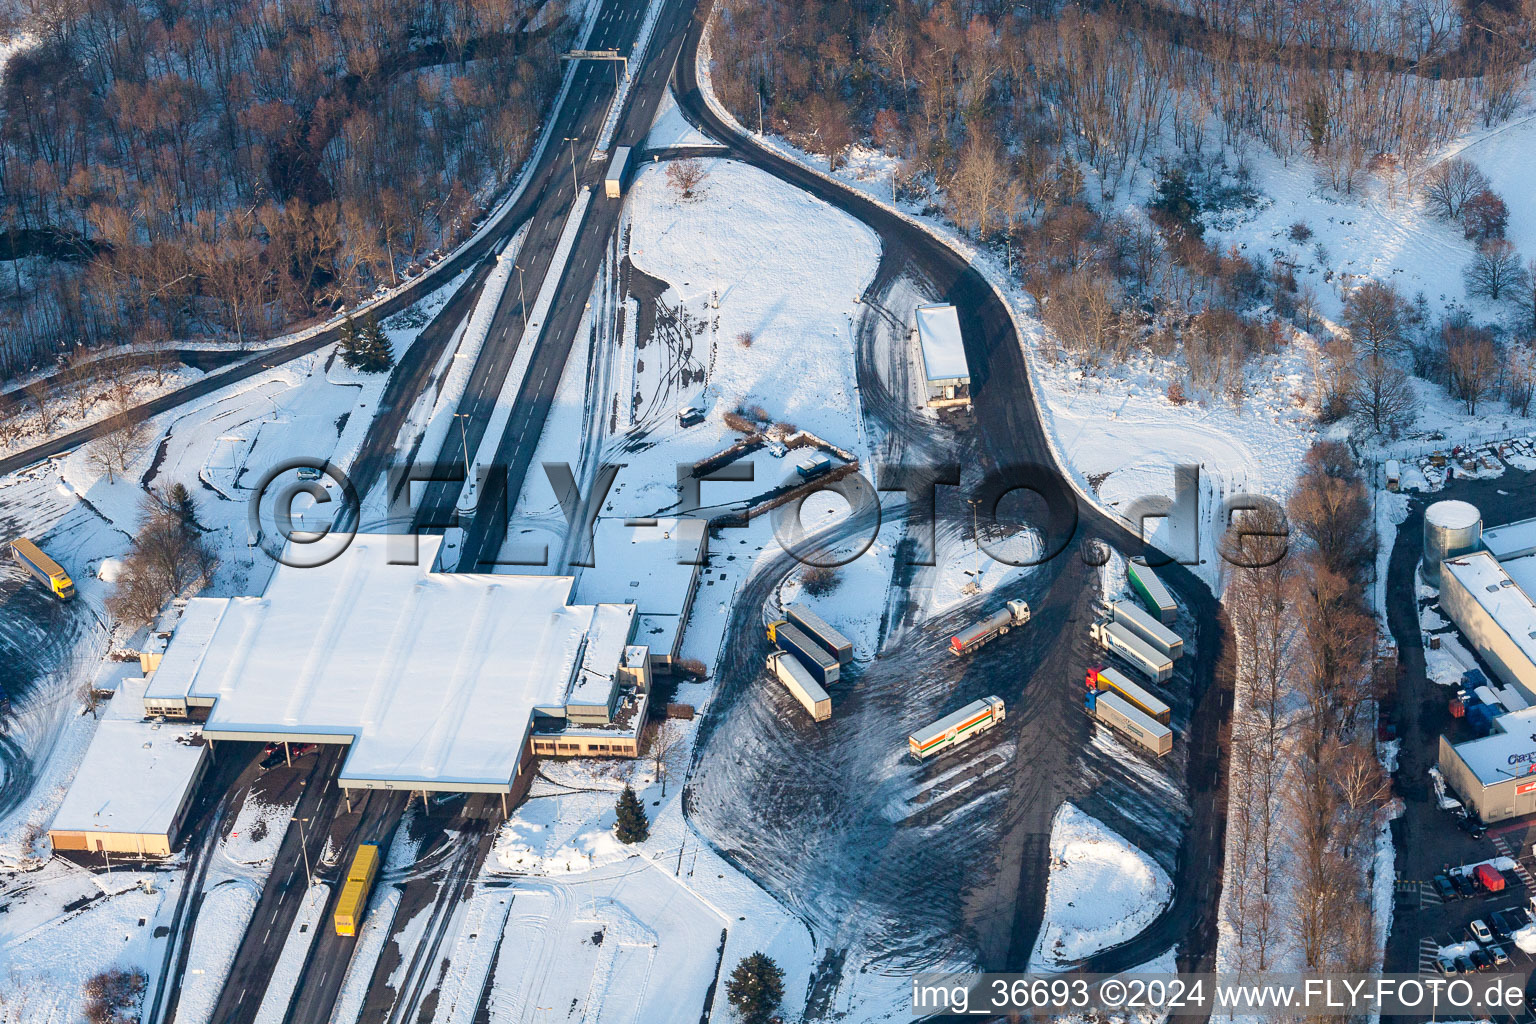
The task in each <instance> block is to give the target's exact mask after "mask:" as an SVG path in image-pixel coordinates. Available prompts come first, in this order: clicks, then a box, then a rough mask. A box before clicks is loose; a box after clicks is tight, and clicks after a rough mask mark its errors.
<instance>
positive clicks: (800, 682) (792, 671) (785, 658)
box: [768, 651, 832, 722]
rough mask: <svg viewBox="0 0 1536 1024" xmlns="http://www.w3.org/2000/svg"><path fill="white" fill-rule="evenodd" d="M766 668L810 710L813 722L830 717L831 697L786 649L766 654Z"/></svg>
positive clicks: (802, 705) (791, 694) (823, 720)
mask: <svg viewBox="0 0 1536 1024" xmlns="http://www.w3.org/2000/svg"><path fill="white" fill-rule="evenodd" d="M768 670H769V671H770V672H772V673H773V674H774V676H775V677H777V678H778V680H779V682H781V683H783V684H784V689H786V690H788V691H789V693H790V696H792V697H794V698H795V700H797V701H799V702H800V705H801V707H803V708H805V710H806V711H808V712H810V715H811V720H812V721H814V722H825V721H826V720H827V719H829V718H831V717H832V698H831V697H828V696H827V691H826V690H823V689H822V688H821V687H820V686H819V685H818V684H817V682H816V680H815V679H812V678H811V674H810V673H809V672H807V671H806V670H805V666H804V665H802V664H800V662H799V661H798V660H797V659H796V658H795V656H794V655H793V654H790V653H789V652H788V651H774V652H773V653H772V654H770V655H768Z"/></svg>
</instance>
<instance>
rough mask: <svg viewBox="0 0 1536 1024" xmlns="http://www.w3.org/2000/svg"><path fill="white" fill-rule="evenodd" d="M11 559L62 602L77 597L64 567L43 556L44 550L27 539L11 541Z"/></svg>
mask: <svg viewBox="0 0 1536 1024" xmlns="http://www.w3.org/2000/svg"><path fill="white" fill-rule="evenodd" d="M11 557H12V558H14V559H15V560H16V563H17V564H18V565H20V566H21V567H22V568H23V569H25V570H27V572H29V573H31V574H32V575H33V576H36V577H37V578H38V579H39V580H40V581H41V582H42V583H43V585H44V586H46V587H47V588H48V589H49V590H51V591H53V593H54V595H55V596H56V597H58V598H59V600H61V601H68V600H69V599H70V598H72V597H74V596H75V582H74V580H72V579H70V578H69V573H67V572H65V571H64V567H63V566H61V565H59V563H58V562H55V561H54V560H53V559H51V558H49V557H48V556H47V555H45V554H43V552H42V549H41V548H39V547H38V546H37V545H36V544H33V543H32V542H31V541H30V540H27V538H25V537H18V538H16V539H15V540H13V541H11Z"/></svg>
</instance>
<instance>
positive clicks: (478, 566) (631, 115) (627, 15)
mask: <svg viewBox="0 0 1536 1024" xmlns="http://www.w3.org/2000/svg"><path fill="white" fill-rule="evenodd" d="M644 13H645V7H644V5H641V4H634V3H631V4H624V3H621V2H618V0H609V2H608V5H607V6H606V7H605V9H604V13H603V14H602V15H601V16H600V17H599V20H598V30H597V31H596V32H595V33H594V38H601V40H602V41H601V42H593V43H590V44H589V48H592V49H599V48H602V47H604V46H615V45H617V46H619V47H620V49H621V50H622V49H625V46H624V45H623V44H622V43H619V42H615V41H614V37H613V36H611V35H605V34H604V31H605V26H606V25H609V24H612V25H613V26H614V31H618V30H619V29H621V28H622V29H623V30H625V31H631V30H634V29H637V28H638V21H639V19H640V18H641V17H642V16H643V15H644ZM692 14H693V3H692V2H691V0H673V2H669V3H667V4H666V5H665V7H664V8H663V10H662V12H661V14H660V15H659V17H658V20H657V23H656V26H655V28H654V30H653V32H652V35H651V41H650V45H649V46H648V47H647V52H646V54H645V55H644V58H643V63H642V64H640V65H639V66H632V67H631V72H632V73H633V74H634V75H635V76H636V77H635V80H634V82H633V84H632V85H631V86H630V92H629V97H628V99H627V101H626V102H627V109H626V110H625V111H624V113H623V115H622V117H621V119H620V121H619V125H618V129H617V131H616V132H615V133H614V140H613V144H612V147H610V148H617V147H619V146H632V147H635V148H637V149H638V148H639V145H640V143H641V142H642V141H644V139H645V135H646V133H647V132H648V131H649V130H650V125H651V121H652V120H653V119H654V118H655V115H656V109H657V106H658V105H659V103H660V102H661V97H662V96H663V94H664V93H665V91H666V88H667V84H668V80H669V75H670V72H671V68H672V65H673V63H674V62H675V61H676V59H677V54H678V52H679V50H680V49H681V47H682V45H683V42H684V39H685V36H686V34H687V30H688V28H689V25H690V23H691V22H690V19H691V17H692ZM610 17H611V19H612V20H611V22H610ZM602 70H603V73H606V74H608V75H609V76H610V82H611V75H612V71H611V69H610V68H609V67H608V66H607V65H602ZM575 94H576V90H575V89H573V90H572V95H573V96H574V95H575ZM606 114H607V107H606V105H604V104H600V103H596V102H592V103H589V104H588V105H586V106H585V107H583V106H582V105H580V104H577V103H572V102H567V104H566V105H565V106H564V107H562V109H561V111H560V113H559V118H560V119H559V121H558V122H557V124H556V130H555V132H554V134H553V135H552V136H551V138H552V139H564V138H579V139H581V140H582V141H581V143H579V144H578V147H577V149H576V156H577V160H576V165H575V174H576V177H577V178H578V179H579V180H580V181H581V183H582V184H583V185H584V186H590V187H592V189H593V196H592V200H591V203H590V205H589V206H588V208H587V211H586V215H585V217H584V219H583V222H582V225H581V228H580V230H579V232H578V234H577V236H576V242H575V244H574V246H573V247H572V248H571V251H570V254H569V257H568V259H567V261H566V264H565V268H564V272H563V274H562V275H561V277H560V278H559V280H558V281H557V282H556V290H555V292H554V302H553V304H552V306H551V308H550V313H549V315H548V318H547V320H546V321H545V322H544V323H543V324H542V325H530V333H533V330H534V329H535V328H539V331H538V341H537V348H536V349H535V351H534V354H533V356H532V359H531V361H530V362H529V364H528V371H527V374H526V376H525V377H524V379H523V382H522V386H521V388H520V390H519V391H518V394H517V397H516V400H515V403H514V405H513V408H512V411H511V418H510V419H509V420H508V422H507V427H506V430H505V432H504V433H503V435H502V437H501V438H500V440H499V442H497V447H496V458H495V460H494V463H493V465H494V466H497V467H506V469H505V472H496V473H493V474H492V475H491V476H490V478H489V479H488V480H487V481H486V484H485V487H484V488H483V489H482V491H481V493H480V494H479V501H478V508H477V509H476V512H475V514H474V517H473V520H472V522H471V523H470V524H469V525H468V527H467V528H466V531H465V539H464V543H463V547H462V549H461V552H462V554H461V557H460V559H459V562H458V569H459V570H460V571H461V572H473V571H485V570H487V569H488V568H489V566H490V565H491V564H492V563H494V562H495V560H496V556H497V552H498V551H499V550H500V549H501V546H502V543H503V542H504V541H505V539H506V537H505V524H506V521H507V518H508V504H509V501H510V502H515V501H516V500H517V494H518V492H519V491H521V489H522V484H523V479H524V478H525V476H526V474H527V471H528V465H529V463H530V462H531V461H532V459H533V454H534V452H535V450H536V449H537V447H538V439H539V436H540V434H542V432H543V429H544V421H545V419H546V418H547V416H548V414H549V409H550V405H551V404H552V402H553V400H554V395H555V391H556V389H557V388H558V387H559V385H560V374H561V371H562V370H563V369H564V367H565V362H566V358H567V357H568V356H569V355H570V351H571V346H572V344H573V343H574V342H575V340H576V335H577V331H578V329H579V327H580V324H581V319H582V316H583V314H584V313H585V301H584V300H585V299H586V296H587V294H588V292H589V290H590V288H591V286H592V282H593V280H594V278H595V276H596V273H597V269H598V266H599V263H600V261H601V260H602V259H603V256H604V253H605V252H606V251H607V248H608V245H609V243H610V240H611V239H612V237H613V233H614V230H615V228H616V227H617V226H618V221H619V213H620V211H621V209H622V206H623V202H622V200H621V199H609V198H607V197H606V196H605V195H604V194H603V191H602V186H601V182H602V176H603V174H604V173H605V172H606V170H607V165H606V163H605V162H603V161H588V160H587V159H586V154H587V153H588V152H589V151H590V150H591V149H592V146H593V144H594V143H595V142H596V140H597V136H598V133H599V131H600V130H601V127H602V123H603V120H604V118H605V117H606ZM571 170H572V168H571V164H570V162H569V160H568V159H567V160H565V161H563V162H560V163H559V164H558V165H556V164H554V163H551V165H550V166H549V167H546V168H544V169H543V170H542V171H541V172H540V177H539V178H538V179H536V180H535V182H534V186H536V190H535V188H534V187H532V186H531V187H530V192H532V193H535V194H536V195H537V196H538V198H539V206H538V209H537V212H536V213H535V214H534V219H533V223H532V225H531V226H530V228H529V233H528V237H527V238H526V239H525V240H524V241H523V245H522V254H523V255H522V256H521V257H520V259H519V262H520V264H521V265H522V266H523V268H524V279H523V281H522V289H521V291H522V294H523V295H524V296H526V297H527V300H528V302H529V303H530V304H532V303H533V302H534V301H535V299H534V296H536V295H537V294H538V292H539V290H540V289H541V288H542V287H543V286H544V279H545V276H546V275H547V274H548V273H549V270H550V263H551V257H552V256H553V255H554V251H555V248H556V245H557V243H558V241H559V238H560V234H561V231H562V230H563V228H564V226H565V220H566V216H567V214H568V213H569V212H570V209H571V205H572V203H573V202H574V200H575V194H576V193H575V182H573V181H572V178H571ZM522 311H523V307H522V301H521V299H520V297H519V288H518V282H517V281H516V280H515V279H514V280H513V281H512V282H511V283H510V284H509V286H508V288H507V290H506V292H505V293H504V295H503V297H502V301H501V303H500V305H499V306H498V307H497V309H496V313H495V316H494V318H493V320H492V322H491V328H490V334H489V341H488V343H487V347H486V348H485V349H484V350H483V351H482V353H481V357H480V360H479V361H478V362H477V363H476V365H475V369H474V372H473V374H472V376H471V379H470V383H469V387H468V389H467V390H466V392H465V395H464V398H463V400H462V401H461V402H460V403H459V408H458V412H459V414H460V415H463V416H465V417H467V418H466V420H465V424H466V426H467V431H468V448H469V451H470V452H471V453H474V452H476V451H478V450H479V447H480V445H481V441H482V438H483V437H484V432H485V429H486V425H487V421H488V420H489V419H490V417H491V414H492V412H493V410H494V409H495V407H496V402H497V398H498V395H499V394H500V391H501V388H502V384H503V382H504V381H505V380H506V377H507V372H508V369H509V368H510V366H511V364H512V360H513V359H514V358H515V357H516V355H517V351H518V347H519V345H520V344H521V341H522V335H523V329H522V328H523V325H522ZM463 462H464V440H463V439H461V437H460V435H459V432H458V431H450V432H449V436H448V437H447V438H446V440H445V442H444V444H443V447H442V450H441V451H440V452H439V453H438V454H437V466H438V467H440V468H441V469H442V470H443V471H446V472H454V471H456V470H457V469H458V467H460V466H462V464H463ZM460 489H461V485H460V484H459V483H457V482H449V483H442V482H440V483H434V484H430V485H428V486H426V487H425V489H424V490H425V493H424V495H423V497H422V500H421V503H420V505H419V506H418V507H417V510H416V525H417V527H418V528H420V529H423V530H432V529H442V528H444V527H446V526H449V525H453V524H454V522H455V513H454V506H455V502H456V501H457V499H458V496H459V491H460ZM509 496H510V497H509Z"/></svg>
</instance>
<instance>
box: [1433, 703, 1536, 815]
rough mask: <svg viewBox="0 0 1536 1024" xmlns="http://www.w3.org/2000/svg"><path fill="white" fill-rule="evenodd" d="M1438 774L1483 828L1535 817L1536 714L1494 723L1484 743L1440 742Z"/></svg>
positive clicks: (1513, 714) (1517, 715)
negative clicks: (1523, 816) (1467, 806)
mask: <svg viewBox="0 0 1536 1024" xmlns="http://www.w3.org/2000/svg"><path fill="white" fill-rule="evenodd" d="M1440 770H1441V771H1442V772H1443V773H1444V774H1445V780H1446V782H1448V783H1449V784H1450V786H1451V788H1452V789H1453V790H1454V791H1455V792H1456V795H1457V796H1459V797H1460V798H1461V799H1462V800H1463V801H1465V802H1466V803H1467V804H1468V805H1469V806H1470V807H1471V809H1472V812H1473V813H1474V814H1476V815H1477V816H1478V817H1479V818H1480V819H1482V821H1483V822H1484V824H1491V823H1493V822H1495V821H1503V820H1505V819H1506V818H1518V817H1520V816H1522V815H1526V814H1531V813H1536V708H1528V709H1526V710H1524V711H1512V712H1510V713H1509V714H1507V715H1503V716H1501V717H1499V718H1496V719H1494V731H1493V733H1492V734H1491V735H1488V736H1484V737H1483V738H1481V739H1475V740H1470V741H1468V742H1466V743H1458V744H1453V743H1451V742H1450V740H1448V739H1446V738H1445V737H1444V736H1441V737H1440Z"/></svg>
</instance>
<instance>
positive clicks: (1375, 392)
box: [1350, 356, 1419, 437]
mask: <svg viewBox="0 0 1536 1024" xmlns="http://www.w3.org/2000/svg"><path fill="white" fill-rule="evenodd" d="M1418 404H1419V400H1418V396H1417V395H1415V394H1414V391H1413V385H1412V383H1410V382H1409V380H1408V375H1407V374H1406V373H1404V372H1403V371H1402V370H1400V369H1398V368H1397V367H1396V366H1394V365H1393V364H1392V363H1390V362H1388V361H1387V360H1385V359H1382V358H1380V357H1378V356H1367V357H1366V358H1365V360H1364V361H1363V363H1362V364H1361V366H1360V370H1359V372H1358V373H1356V374H1355V375H1354V385H1353V387H1352V388H1351V389H1350V405H1351V408H1352V409H1353V410H1354V412H1355V413H1356V414H1357V415H1359V416H1362V417H1364V418H1365V419H1368V420H1370V422H1371V427H1372V429H1373V430H1375V431H1376V433H1378V434H1387V435H1389V436H1391V437H1396V436H1397V435H1398V434H1400V433H1401V432H1402V430H1403V428H1404V427H1406V426H1407V425H1408V424H1410V423H1411V422H1413V417H1414V413H1415V411H1416V410H1417V409H1418Z"/></svg>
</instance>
